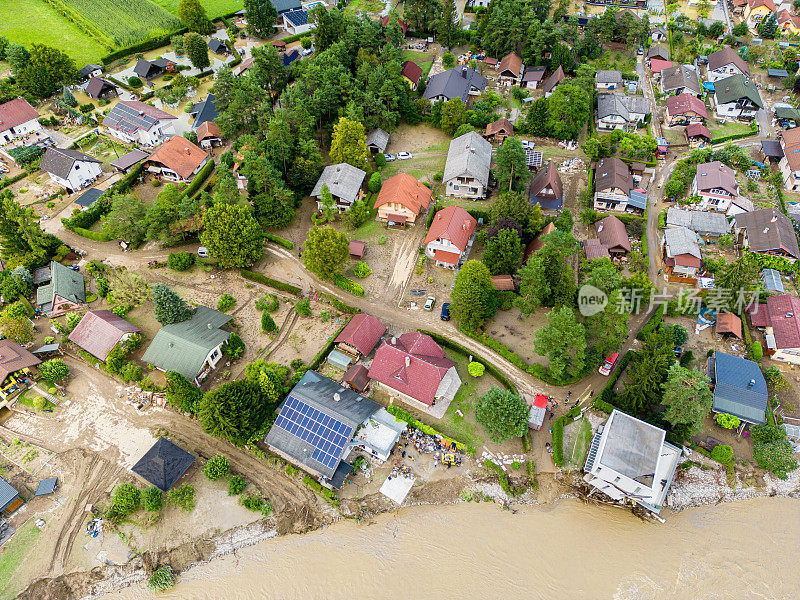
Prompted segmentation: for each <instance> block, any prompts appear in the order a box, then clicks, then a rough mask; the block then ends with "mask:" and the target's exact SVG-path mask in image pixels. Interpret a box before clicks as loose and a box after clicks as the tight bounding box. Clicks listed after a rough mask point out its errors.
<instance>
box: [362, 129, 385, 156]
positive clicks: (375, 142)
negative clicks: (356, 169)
mask: <svg viewBox="0 0 800 600" xmlns="http://www.w3.org/2000/svg"><path fill="white" fill-rule="evenodd" d="M366 142H367V147H369V146H375V147H376V148H377V149H378V152H383V151H384V150H386V145H387V144H388V143H389V134H388V133H386V132H385V131H384V130H383V129H381V128H380V127H379V128H378V129H376V130H374V131H372V132H370V133H369V135H368V136H367V139H366Z"/></svg>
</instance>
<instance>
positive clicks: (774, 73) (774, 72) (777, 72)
mask: <svg viewBox="0 0 800 600" xmlns="http://www.w3.org/2000/svg"><path fill="white" fill-rule="evenodd" d="M788 76H789V72H788V71H787V70H786V69H767V77H788Z"/></svg>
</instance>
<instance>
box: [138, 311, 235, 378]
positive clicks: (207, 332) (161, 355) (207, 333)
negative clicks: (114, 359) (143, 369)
mask: <svg viewBox="0 0 800 600" xmlns="http://www.w3.org/2000/svg"><path fill="white" fill-rule="evenodd" d="M231 319H233V317H232V316H230V315H226V314H225V313H221V312H219V311H217V310H213V309H211V308H207V307H205V306H198V307H197V309H195V312H194V315H192V318H191V319H189V320H188V321H183V322H182V323H173V324H172V325H166V326H164V327H162V328H161V330H160V331H159V332H158V333H157V334H156V337H155V338H153V341H152V343H151V344H150V347H149V348H147V352H145V353H144V356H142V360H143V361H144V362H146V363H150V364H151V365H154V366H156V367H158V368H159V369H163V370H164V371H177V372H178V373H180V374H181V375H183V376H184V377H186V379H188V380H189V381H194V379H195V378H196V377H197V375H198V374H199V373H200V369H202V368H203V363H204V362H205V360H206V357H207V356H208V353H209V352H211V351H212V350H213V349H214V348H216V347H217V346H219V345H220V344H222V343H223V342H225V341H227V339H228V337H229V336H230V333H228V332H227V331H222V330H221V329H220V327H222V326H223V325H225V324H226V323H227V322H228V321H230V320H231Z"/></svg>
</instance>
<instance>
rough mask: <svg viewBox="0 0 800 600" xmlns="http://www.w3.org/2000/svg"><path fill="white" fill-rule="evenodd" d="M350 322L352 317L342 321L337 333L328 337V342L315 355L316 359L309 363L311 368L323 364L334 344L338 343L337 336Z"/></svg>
mask: <svg viewBox="0 0 800 600" xmlns="http://www.w3.org/2000/svg"><path fill="white" fill-rule="evenodd" d="M349 322H350V319H345V322H344V323H342V326H341V327H339V329H337V330H336V333H334V334H333V335H332V336H331V337H329V338H328V343H327V344H325V345H324V346H323V347H322V349H320V351H319V352H317V355H316V356H315V357H314V360H312V361H311V362H310V363H309V365H308V368H309V369H311V370H314V369H316V368H317V367H319V366H320V365H321V364H322V361H323V360H325V358H326V357H327V356H328V354H329V353H330V351H331V350H333V345H334V344H335V343H336V338H337V337H339V334H340V333H341V332H342V329H344V328H345V327H346V326H347V324H348V323H349Z"/></svg>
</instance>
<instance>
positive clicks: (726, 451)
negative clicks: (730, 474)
mask: <svg viewBox="0 0 800 600" xmlns="http://www.w3.org/2000/svg"><path fill="white" fill-rule="evenodd" d="M711 458H713V459H714V460H716V461H718V462H721V463H723V464H729V463H730V462H731V461H732V460H733V448H731V447H730V446H725V445H723V444H720V445H719V446H715V447H714V449H713V450H712V451H711Z"/></svg>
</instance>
